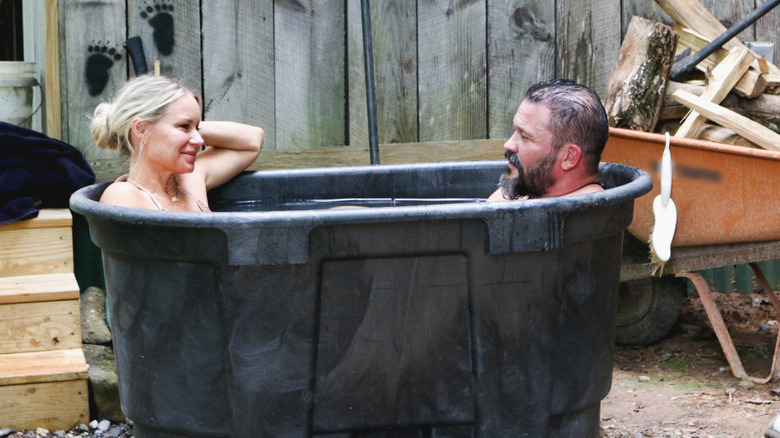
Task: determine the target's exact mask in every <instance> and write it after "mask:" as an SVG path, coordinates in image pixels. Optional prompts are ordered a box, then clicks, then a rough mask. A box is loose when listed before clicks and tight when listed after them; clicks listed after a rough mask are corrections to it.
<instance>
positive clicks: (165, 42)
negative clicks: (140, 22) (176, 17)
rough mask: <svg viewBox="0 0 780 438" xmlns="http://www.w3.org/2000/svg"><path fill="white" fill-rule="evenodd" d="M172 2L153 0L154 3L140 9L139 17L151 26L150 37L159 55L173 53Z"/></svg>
mask: <svg viewBox="0 0 780 438" xmlns="http://www.w3.org/2000/svg"><path fill="white" fill-rule="evenodd" d="M172 12H173V4H168V3H167V2H166V1H165V0H162V2H161V3H157V2H156V1H155V2H154V5H149V4H147V5H146V7H144V8H143V10H141V18H143V19H144V20H147V21H148V22H149V25H150V26H152V29H154V30H153V31H152V39H153V40H154V45H155V47H157V51H158V52H160V54H161V55H165V56H168V55H170V54H171V53H173V46H174V43H175V41H174V39H173V15H171V13H172Z"/></svg>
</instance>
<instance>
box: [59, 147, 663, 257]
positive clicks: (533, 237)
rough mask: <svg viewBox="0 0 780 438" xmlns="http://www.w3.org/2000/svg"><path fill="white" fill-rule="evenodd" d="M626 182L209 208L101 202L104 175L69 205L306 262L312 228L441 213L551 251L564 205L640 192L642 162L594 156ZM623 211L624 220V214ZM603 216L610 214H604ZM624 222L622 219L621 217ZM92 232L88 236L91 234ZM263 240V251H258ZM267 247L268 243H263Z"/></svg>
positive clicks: (509, 245) (562, 228)
mask: <svg viewBox="0 0 780 438" xmlns="http://www.w3.org/2000/svg"><path fill="white" fill-rule="evenodd" d="M505 165H506V161H503V160H502V161H465V162H464V161H458V162H442V163H416V164H391V165H375V166H370V165H367V166H349V167H328V168H306V169H290V170H259V171H253V172H249V173H251V174H254V175H255V176H257V175H260V176H262V175H268V176H275V177H282V178H283V177H284V176H286V175H291V176H292V175H293V174H294V175H295V176H296V177H311V178H316V177H318V176H326V175H331V176H332V175H334V174H337V175H347V174H349V175H353V176H355V175H357V176H359V175H362V174H368V173H376V172H384V173H388V174H391V173H393V172H399V171H403V172H409V171H411V172H414V171H422V170H426V169H448V170H475V171H479V170H492V169H493V168H495V169H496V172H497V174H496V180H497V178H498V176H499V175H500V172H501V170H502V169H503V168H504V166H505ZM605 171H609V172H611V173H612V175H614V177H615V178H622V179H626V180H629V182H627V183H625V184H622V185H620V186H617V187H613V188H610V189H607V190H604V191H601V192H595V193H588V194H582V195H573V196H564V197H556V198H545V199H532V200H525V201H522V202H512V201H507V202H491V203H487V202H463V203H451V204H429V205H415V206H392V207H372V208H358V209H324V210H322V209H317V210H284V211H270V212H269V211H253V212H236V211H220V212H210V213H195V214H193V213H192V212H172V211H160V210H151V209H139V208H131V207H121V206H115V205H108V204H101V203H100V202H99V201H97V200H96V199H98V198H99V196H100V194H102V192H103V190H104V189H105V187H107V186H108V185H109V183H108V182H104V183H99V184H94V185H91V186H88V187H85V188H82V189H80V190H78V191H77V192H75V193H74V194H73V195H72V196H71V199H70V206H71V209H72V210H73V211H74V212H76V213H78V214H81V215H84V216H86V217H87V218H88V222H90V224H91V223H92V221H95V220H97V221H108V222H114V223H121V224H127V225H135V226H144V227H166V228H168V229H171V228H185V229H219V230H221V231H222V232H224V233H225V234H226V236H227V245H228V254H229V256H228V258H229V263H230V264H231V265H278V264H301V263H307V262H308V254H309V251H308V240H309V234H310V232H311V231H312V230H313V229H314V228H318V227H327V226H339V225H356V224H388V223H409V222H419V221H428V222H433V221H441V220H478V221H482V222H484V223H485V224H486V225H487V228H488V230H487V234H488V239H487V240H488V241H487V248H486V249H488V250H489V251H490V253H491V254H507V253H518V252H529V251H551V250H556V249H560V248H562V247H563V246H565V245H566V218H567V216H569V215H570V214H572V213H576V212H581V211H585V210H590V209H596V208H605V207H617V206H619V205H623V204H626V203H629V202H630V208H631V209H632V211H633V201H634V199H636V198H637V197H639V196H642V195H644V194H645V193H648V192H649V191H650V189H651V188H652V184H653V183H652V179H651V178H650V175H649V174H648V173H647V172H645V171H644V170H642V169H638V168H636V167H631V166H627V165H623V164H616V163H601V165H600V172H605ZM485 195H486V197H487V195H489V193H486V194H485ZM631 216H632V215H629V217H628V219H626V220H627V221H628V222H630V220H631ZM608 222H610V221H608ZM622 225H625V226H628V223H625V224H622ZM600 226H601V228H600V229H598V230H593V233H595V234H608V233H611V232H613V231H614V230H613V229H612V228H614V227H619V226H621V224H612V223H607V224H600ZM93 239H94V237H93ZM258 248H263V251H258ZM269 248H270V249H269Z"/></svg>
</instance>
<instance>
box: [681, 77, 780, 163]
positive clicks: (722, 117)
mask: <svg viewBox="0 0 780 438" xmlns="http://www.w3.org/2000/svg"><path fill="white" fill-rule="evenodd" d="M672 97H673V98H674V99H675V100H676V101H678V102H680V103H682V104H683V105H685V106H687V107H688V108H690V109H692V110H694V111H697V112H699V113H701V114H702V115H703V116H705V117H707V118H708V119H710V120H712V121H713V122H715V123H717V124H719V125H721V126H724V127H726V128H729V129H731V130H732V131H734V132H736V133H737V134H739V135H741V136H742V137H745V138H746V139H748V140H750V141H752V142H753V143H755V144H757V145H759V146H761V147H762V148H764V149H767V150H770V151H775V152H780V134H778V133H776V132H774V131H772V130H771V129H769V128H767V127H764V126H763V125H761V124H760V123H758V122H754V121H753V120H750V119H748V118H747V117H744V116H741V115H739V114H737V113H735V112H734V111H730V110H728V109H726V108H723V107H722V106H720V105H717V104H714V103H712V102H707V101H706V100H704V99H701V98H700V97H698V96H695V95H693V94H691V93H688V92H687V91H683V90H678V91H677V92H675V93H674V94H673V95H672Z"/></svg>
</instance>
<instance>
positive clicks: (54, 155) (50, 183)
mask: <svg viewBox="0 0 780 438" xmlns="http://www.w3.org/2000/svg"><path fill="white" fill-rule="evenodd" d="M94 182H95V173H94V172H93V171H92V168H91V167H90V166H89V163H87V160H86V159H85V158H84V155H83V154H82V153H81V151H79V150H78V149H76V148H75V147H73V146H71V145H69V144H67V143H65V142H62V141H60V140H57V139H53V138H50V137H47V136H46V135H44V134H41V133H40V132H36V131H33V130H31V129H27V128H22V127H19V126H16V125H12V124H10V123H5V122H0V225H2V224H7V223H10V222H14V221H18V220H21V219H29V218H32V217H35V216H37V215H38V210H39V209H41V208H66V207H68V201H69V199H70V195H71V194H73V192H75V191H76V190H78V189H80V188H82V187H85V186H88V185H90V184H93V183H94Z"/></svg>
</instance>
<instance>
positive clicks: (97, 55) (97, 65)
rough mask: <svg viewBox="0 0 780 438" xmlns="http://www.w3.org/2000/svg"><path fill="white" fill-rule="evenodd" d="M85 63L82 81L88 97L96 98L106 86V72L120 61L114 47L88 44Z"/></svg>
mask: <svg viewBox="0 0 780 438" xmlns="http://www.w3.org/2000/svg"><path fill="white" fill-rule="evenodd" d="M87 52H89V55H88V56H87V62H86V65H85V66H84V80H85V81H86V83H87V91H88V92H89V95H90V96H97V95H99V94H101V93H102V92H103V90H104V89H105V88H106V85H107V84H108V71H109V70H110V69H111V67H112V66H113V65H114V63H115V62H116V61H119V60H120V59H122V54H121V53H119V51H118V50H117V48H116V47H110V46H109V45H108V43H106V44H101V43H99V42H98V43H97V44H90V45H89V47H87Z"/></svg>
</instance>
